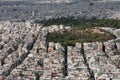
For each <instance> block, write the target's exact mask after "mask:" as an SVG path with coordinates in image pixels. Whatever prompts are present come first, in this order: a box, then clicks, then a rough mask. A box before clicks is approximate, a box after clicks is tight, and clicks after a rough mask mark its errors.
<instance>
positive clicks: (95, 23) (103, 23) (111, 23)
mask: <svg viewBox="0 0 120 80" xmlns="http://www.w3.org/2000/svg"><path fill="white" fill-rule="evenodd" d="M35 23H42V24H43V25H44V26H50V25H61V24H62V25H65V26H71V27H82V28H91V27H113V28H120V20H115V19H97V18H77V19H76V18H74V17H68V18H66V17H62V18H57V19H49V20H43V21H39V20H36V21H35Z"/></svg>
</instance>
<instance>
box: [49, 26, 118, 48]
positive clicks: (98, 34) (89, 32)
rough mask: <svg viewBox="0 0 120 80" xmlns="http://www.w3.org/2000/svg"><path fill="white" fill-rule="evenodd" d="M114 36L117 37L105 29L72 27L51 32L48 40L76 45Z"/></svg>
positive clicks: (104, 39)
mask: <svg viewBox="0 0 120 80" xmlns="http://www.w3.org/2000/svg"><path fill="white" fill-rule="evenodd" d="M96 30H97V31H96ZM114 38H116V37H115V36H114V35H112V34H110V33H108V32H106V31H104V30H99V29H94V28H91V29H88V28H87V29H86V28H84V29H81V28H72V29H71V30H67V31H62V32H61V31H58V32H53V33H49V34H48V37H47V42H59V43H61V44H62V45H63V46H65V45H71V46H74V45H75V43H76V42H95V41H100V42H103V41H107V40H110V39H114Z"/></svg>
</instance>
